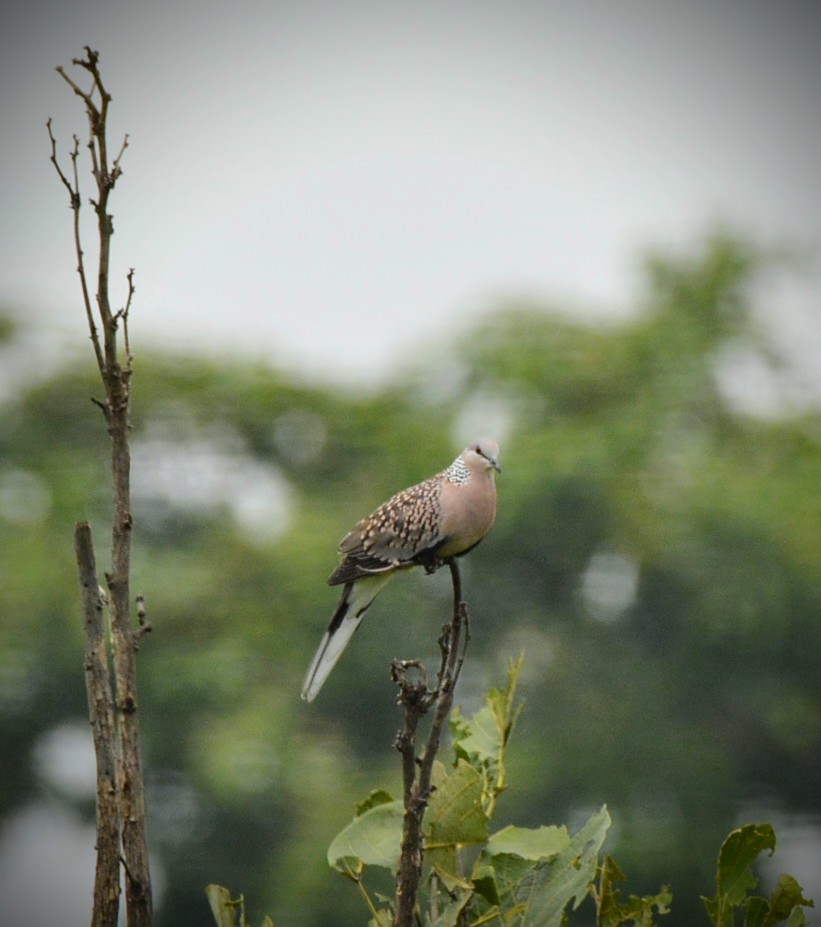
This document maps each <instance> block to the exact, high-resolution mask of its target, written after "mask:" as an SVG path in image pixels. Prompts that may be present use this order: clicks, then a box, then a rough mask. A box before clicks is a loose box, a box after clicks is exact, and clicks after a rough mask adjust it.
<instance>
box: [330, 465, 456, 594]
mask: <svg viewBox="0 0 821 927" xmlns="http://www.w3.org/2000/svg"><path fill="white" fill-rule="evenodd" d="M442 483H443V480H442V477H441V475H437V476H434V477H431V478H430V479H428V480H425V481H424V482H422V483H417V484H416V485H415V486H411V487H410V488H409V489H404V490H402V492H399V493H397V494H396V495H395V496H393V497H392V498H390V499H388V501H387V502H385V503H383V504H382V505H380V506H379V508H378V509H377V510H376V511H375V512H373V513H372V514H371V515H369V516H368V517H367V518H363V519H362V521H360V522H359V523H358V524H357V525H355V526H354V528H353V529H352V530H351V531H350V533H349V534H348V535H347V536H346V537H345V538H344V539H343V541H342V543H341V544H340V545H339V553H340V554H341V555H342V557H343V560H342V562H341V563H340V565H339V566H338V567H337V569H336V570H335V571H334V572H333V574H332V575H331V577H330V579H329V580H328V583H329V584H330V585H332V586H334V585H337V584H339V583H346V582H351V581H352V580H354V579H356V578H357V577H360V576H372V575H373V574H375V573H382V572H385V571H388V570H395V569H398V568H400V567H402V566H409V565H410V564H412V563H414V562H416V561H417V558H418V557H419V556H420V555H423V554H425V553H426V552H428V551H431V550H434V549H435V548H436V547H437V545H438V544H440V543H441V541H442V533H441V528H442V511H441V505H440V499H441V494H442Z"/></svg>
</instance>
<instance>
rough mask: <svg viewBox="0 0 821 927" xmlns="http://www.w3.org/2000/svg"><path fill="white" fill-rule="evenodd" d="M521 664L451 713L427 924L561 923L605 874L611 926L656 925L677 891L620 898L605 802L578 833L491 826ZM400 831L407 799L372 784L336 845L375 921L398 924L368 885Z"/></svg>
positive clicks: (604, 905)
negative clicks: (656, 915) (474, 706)
mask: <svg viewBox="0 0 821 927" xmlns="http://www.w3.org/2000/svg"><path fill="white" fill-rule="evenodd" d="M521 666H522V658H521V657H520V658H519V659H518V660H516V661H512V662H511V664H510V668H509V670H508V676H507V684H506V686H505V687H504V688H502V689H491V690H490V692H488V694H487V695H486V697H485V705H484V706H483V707H482V708H481V709H480V710H479V711H477V712H476V713H475V714H474V715H473V716H472V717H470V718H467V717H465V716H464V715H462V714H461V712H459V711H458V710H457V711H455V712H454V714H453V716H452V717H451V733H452V740H453V748H454V754H455V756H454V761H453V764H452V765H451V766H450V767H446V766H445V765H444V764H442V763H440V762H437V763H436V764H435V767H434V775H433V784H434V791H433V793H432V795H431V799H430V803H429V805H428V808H427V812H426V815H425V819H424V828H423V833H424V841H425V843H424V848H425V864H426V868H427V899H426V901H425V902H424V903H420V912H419V916H420V918H421V923H424V924H427V925H429V927H456V925H458V924H471V925H474V927H479V925H481V924H488V923H496V924H502V925H511V927H512V925H516V927H536V925H539V927H561V925H562V924H564V923H565V922H566V918H567V911H568V909H569V908H571V907H572V909H575V908H577V907H578V906H579V905H580V904H581V902H582V901H583V900H584V899H585V897H586V896H587V895H588V894H589V893H590V891H591V886H592V884H593V882H594V880H595V879H596V877H597V874H598V875H599V878H600V888H599V895H600V898H601V901H600V903H599V910H600V911H601V912H603V915H604V917H603V919H602V920H601V923H602V924H606V925H607V927H612V925H616V924H619V923H623V922H624V921H625V920H627V919H629V918H632V919H633V921H634V923H641V924H642V925H648V927H649V925H650V924H652V923H653V922H652V918H649V919H648V917H649V914H650V912H651V911H652V907H653V905H655V906H656V907H657V908H658V910H659V912H660V913H663V912H664V911H666V905H667V903H668V902H669V897H670V896H669V892H666V890H665V891H663V892H662V893H661V894H660V895H658V896H654V897H653V898H652V899H639V900H636V899H633V898H631V899H630V903H629V904H628V905H621V906H620V905H619V904H618V900H617V896H618V893H614V892H613V890H612V888H611V884H612V882H613V881H616V880H617V878H623V877H622V876H621V873H620V872H618V869H617V867H615V864H612V863H611V864H610V865H609V868H607V869H606V871H603V870H601V869H600V867H599V853H600V850H601V847H602V845H603V843H604V839H605V836H606V834H607V830H608V828H609V826H610V815H609V814H608V812H607V808H606V807H602V808H601V809H599V810H598V811H596V812H595V813H594V814H592V815H591V816H590V818H589V819H588V821H587V822H586V823H585V824H584V825H583V826H582V827H581V828H580V829H579V830H578V831H577V832H576V833H575V834H572V835H571V834H570V833H569V832H568V830H567V828H566V827H563V826H562V827H557V826H549V827H546V826H542V827H536V828H529V827H513V826H508V827H504V828H502V829H500V830H497V831H495V832H491V829H490V824H491V821H492V819H493V816H494V812H495V810H496V801H497V798H498V797H499V795H500V794H501V793H502V792H503V791H504V789H505V788H506V773H505V759H506V751H507V745H508V742H509V739H510V735H511V733H512V731H513V728H514V727H515V724H516V721H517V719H518V717H519V715H520V712H521V709H522V705H521V703H519V704H517V703H516V699H515V692H516V683H517V680H518V677H519V672H520V670H521ZM401 830H402V802H400V801H395V800H394V799H393V798H392V796H391V795H389V794H388V793H386V792H384V791H379V792H373V793H371V795H370V796H369V797H368V799H366V801H365V802H363V803H362V804H361V805H360V806H359V808H358V809H357V815H356V817H355V818H354V819H353V821H351V823H350V824H348V825H347V826H346V827H345V828H344V829H343V830H342V831H341V833H340V834H338V836H337V837H336V838H335V839H334V841H333V842H332V843H331V846H330V847H329V849H328V862H329V863H330V865H331V866H333V867H334V868H335V869H337V870H338V871H339V872H340V873H341V874H342V875H344V876H345V877H346V878H349V879H351V880H353V881H354V882H355V883H356V884H357V886H358V888H359V890H360V892H361V893H362V895H363V898H364V899H365V901H366V904H367V905H368V908H369V910H370V913H371V917H372V921H371V923H372V924H376V925H381V924H390V923H391V922H392V920H393V911H392V907H391V902H390V900H388V899H385V898H382V897H379V896H377V895H375V894H374V895H372V894H371V893H370V892H369V891H368V890H367V888H366V886H365V880H364V877H365V874H366V870H367V868H368V867H369V866H371V867H382V868H386V869H389V870H391V871H395V869H396V866H397V863H398V854H399V842H400V837H401ZM622 914H623V916H620V915H622ZM638 917H643V918H644V919H643V920H641V921H639V920H637V918H638ZM605 918H606V919H605Z"/></svg>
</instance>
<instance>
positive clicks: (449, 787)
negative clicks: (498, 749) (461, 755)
mask: <svg viewBox="0 0 821 927" xmlns="http://www.w3.org/2000/svg"><path fill="white" fill-rule="evenodd" d="M432 781H433V784H434V786H435V788H434V791H433V793H432V794H431V797H430V803H429V804H428V811H427V814H426V815H425V825H426V833H425V847H426V848H430V847H437V846H447V845H460V846H462V845H466V844H476V843H484V842H485V840H487V818H486V817H485V813H484V811H483V810H482V777H481V775H480V774H479V773H478V772H477V771H476V770H475V769H474V768H473V767H472V766H471V765H470V764H469V763H467V762H465V760H459V761H458V762H457V764H456V769H455V770H454V771H453V772H452V773H451V774H450V775H448V774H447V772H446V771H445V768H444V766H443V765H442V764H441V763H437V764H436V766H435V767H434V771H433V778H432Z"/></svg>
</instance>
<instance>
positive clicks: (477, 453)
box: [462, 438, 502, 473]
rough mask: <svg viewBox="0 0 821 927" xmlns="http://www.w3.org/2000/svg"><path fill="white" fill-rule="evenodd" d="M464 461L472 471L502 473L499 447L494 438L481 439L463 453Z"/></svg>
mask: <svg viewBox="0 0 821 927" xmlns="http://www.w3.org/2000/svg"><path fill="white" fill-rule="evenodd" d="M462 460H464V462H465V464H466V465H467V466H468V467H469V468H470V469H471V470H480V471H484V472H487V471H489V470H495V471H496V472H497V473H501V472H502V469H501V467H500V466H499V445H498V444H497V443H496V442H495V441H494V440H493V438H479V440H478V441H474V442H473V443H472V444H469V445H468V446H467V447H466V448H465V449H464V451H462Z"/></svg>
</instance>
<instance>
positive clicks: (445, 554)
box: [302, 438, 501, 702]
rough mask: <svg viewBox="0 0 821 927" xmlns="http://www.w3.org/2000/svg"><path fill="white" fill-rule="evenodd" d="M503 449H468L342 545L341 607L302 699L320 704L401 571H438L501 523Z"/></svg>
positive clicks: (490, 444) (492, 445) (333, 581)
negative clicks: (370, 612) (382, 595)
mask: <svg viewBox="0 0 821 927" xmlns="http://www.w3.org/2000/svg"><path fill="white" fill-rule="evenodd" d="M498 456H499V446H498V445H497V444H496V442H495V441H492V440H491V439H490V438H482V439H481V440H479V441H475V442H474V443H473V444H469V445H468V446H467V447H466V448H465V449H464V450H463V451H462V453H461V454H460V455H459V456H458V457H457V458H456V460H454V461H453V463H452V464H451V465H450V466H449V467H448V468H447V469H446V470H442V472H441V473H437V474H436V476H432V477H430V479H427V480H424V481H423V482H422V483H417V484H416V485H415V486H411V487H410V488H409V489H405V490H403V491H402V492H399V493H397V494H396V495H395V496H393V497H391V498H390V499H388V501H387V502H385V503H383V504H382V505H380V506H379V508H378V509H376V511H375V512H373V513H372V514H371V515H369V516H368V517H367V518H363V519H362V521H360V522H359V523H358V524H357V525H355V526H354V528H353V529H352V530H351V532H350V533H349V534H348V535H347V536H346V537H345V538H344V539H343V541H342V543H341V544H340V545H339V553H340V555H341V556H342V559H341V562H340V564H339V566H338V567H337V568H336V569H335V570H334V572H333V573H332V574H331V576H330V577H329V579H328V585H329V586H342V587H343V589H342V595H341V597H340V599H339V604H338V605H337V606H336V610H335V611H334V613H333V616H332V617H331V622H330V624H329V625H328V630H327V631H326V632H325V635H324V636H323V638H322V641H321V643H320V645H319V649H318V650H317V652H316V654H315V655H314V658H313V660H312V661H311V665H310V666H309V667H308V672H307V673H306V675H305V681H304V682H303V684H302V697H303V698H304V699H306V700H307V701H309V702H310V701H313V699H314V698H316V695H317V693H318V692H319V690H320V689H321V688H322V684H323V683H324V682H325V680H326V679H327V678H328V674H329V673H330V672H331V670H332V669H333V668H334V666H335V665H336V661H337V660H338V659H339V657H340V655H341V654H342V651H343V650H344V649H345V647H346V646H347V644H348V641H350V639H351V637H352V635H353V633H354V631H355V630H356V629H357V628H358V627H359V624H360V622H361V621H362V618H363V617H364V615H365V612H366V611H367V610H368V608H369V607H370V605H371V603H372V602H373V600H374V599H375V598H376V597H377V595H378V594H379V593H380V592H381V591H382V589H383V588H384V587H385V585H386V584H387V582H388V580H390V579H391V577H392V576H393V574H394V573H396V572H397V570H405V569H408V568H410V567H413V566H423V567H425V568H426V569H427V570H428V571H429V572H431V571H433V570H434V569H435V568H436V567H437V566H438V565H441V563H442V562H443V561H446V560H448V559H450V558H451V557H461V556H462V555H463V554H466V553H467V552H468V551H469V550H473V548H474V547H475V546H476V545H477V544H478V543H479V542H480V541H481V540H482V538H484V536H485V535H486V534H487V533H488V531H490V529H491V526H492V525H493V520H494V518H495V517H496V483H495V479H494V477H495V474H494V471H497V472H501V471H500V470H499V462H498Z"/></svg>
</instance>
